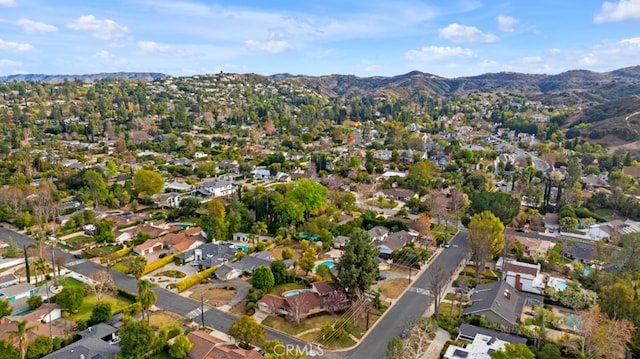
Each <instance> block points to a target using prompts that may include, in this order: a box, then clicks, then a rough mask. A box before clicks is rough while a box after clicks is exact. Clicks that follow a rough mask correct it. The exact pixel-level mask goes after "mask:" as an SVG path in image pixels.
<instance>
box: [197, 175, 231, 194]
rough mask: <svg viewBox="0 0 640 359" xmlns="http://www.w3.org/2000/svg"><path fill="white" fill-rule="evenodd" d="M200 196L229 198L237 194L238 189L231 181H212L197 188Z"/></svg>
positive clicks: (207, 181)
mask: <svg viewBox="0 0 640 359" xmlns="http://www.w3.org/2000/svg"><path fill="white" fill-rule="evenodd" d="M197 190H198V194H200V195H202V196H204V197H209V198H215V197H228V196H230V195H232V194H233V193H235V192H236V191H237V190H238V189H237V187H236V184H235V183H233V182H229V181H223V180H217V179H211V180H206V181H203V182H201V183H200V184H199V185H198V186H197Z"/></svg>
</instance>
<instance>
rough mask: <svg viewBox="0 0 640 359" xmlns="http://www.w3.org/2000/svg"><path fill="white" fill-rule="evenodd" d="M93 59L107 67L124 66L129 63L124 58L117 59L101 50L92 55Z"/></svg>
mask: <svg viewBox="0 0 640 359" xmlns="http://www.w3.org/2000/svg"><path fill="white" fill-rule="evenodd" d="M93 57H94V58H96V59H99V60H101V61H102V62H104V63H105V64H107V65H124V64H126V63H128V62H129V61H128V60H127V59H126V58H124V57H118V56H116V55H115V54H112V53H110V52H109V51H107V50H102V51H100V52H97V53H95V54H93Z"/></svg>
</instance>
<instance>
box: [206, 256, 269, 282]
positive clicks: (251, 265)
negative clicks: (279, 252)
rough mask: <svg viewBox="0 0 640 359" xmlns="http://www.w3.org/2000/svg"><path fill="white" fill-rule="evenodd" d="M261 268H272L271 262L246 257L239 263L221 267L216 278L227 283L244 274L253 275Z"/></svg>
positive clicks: (216, 273)
mask: <svg viewBox="0 0 640 359" xmlns="http://www.w3.org/2000/svg"><path fill="white" fill-rule="evenodd" d="M259 266H267V267H269V266H271V260H268V259H263V258H258V257H255V256H251V255H246V256H244V257H242V259H240V260H239V261H237V262H234V263H230V264H223V265H221V266H220V268H218V269H217V270H216V271H215V273H214V274H215V276H216V278H218V279H220V280H222V281H227V280H231V279H234V278H238V277H240V276H241V275H242V274H243V273H253V271H254V270H255V269H256V268H258V267H259Z"/></svg>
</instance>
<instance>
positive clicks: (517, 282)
mask: <svg viewBox="0 0 640 359" xmlns="http://www.w3.org/2000/svg"><path fill="white" fill-rule="evenodd" d="M515 287H516V289H517V290H522V282H521V281H520V274H516V285H515Z"/></svg>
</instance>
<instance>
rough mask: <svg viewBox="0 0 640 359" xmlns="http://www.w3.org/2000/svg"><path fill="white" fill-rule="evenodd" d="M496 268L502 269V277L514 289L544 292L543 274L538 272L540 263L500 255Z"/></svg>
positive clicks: (537, 292)
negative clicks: (525, 261) (504, 257)
mask: <svg viewBox="0 0 640 359" xmlns="http://www.w3.org/2000/svg"><path fill="white" fill-rule="evenodd" d="M496 269H497V270H500V271H502V278H503V279H504V281H506V282H507V283H509V284H510V285H511V286H512V287H514V288H515V289H517V290H519V291H522V292H530V293H536V294H544V275H543V274H542V273H540V264H539V263H538V264H530V263H524V262H518V261H516V260H510V259H507V260H506V261H505V260H504V259H503V258H502V257H500V258H499V259H498V261H497V262H496Z"/></svg>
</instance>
